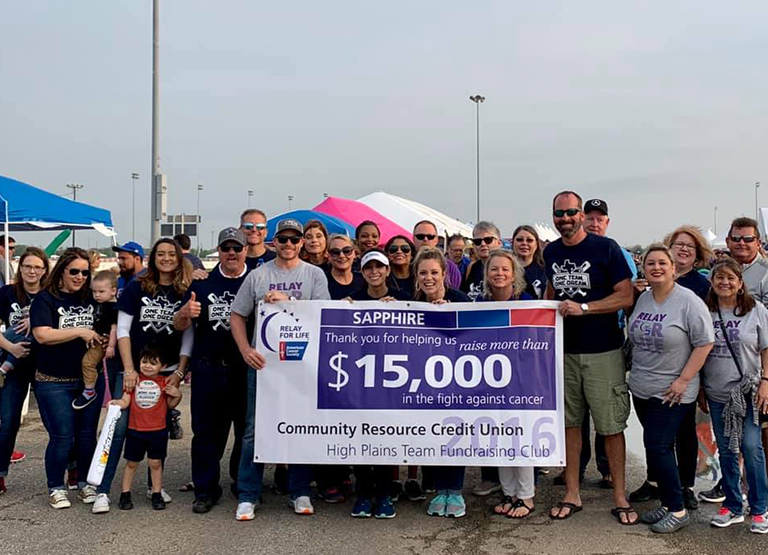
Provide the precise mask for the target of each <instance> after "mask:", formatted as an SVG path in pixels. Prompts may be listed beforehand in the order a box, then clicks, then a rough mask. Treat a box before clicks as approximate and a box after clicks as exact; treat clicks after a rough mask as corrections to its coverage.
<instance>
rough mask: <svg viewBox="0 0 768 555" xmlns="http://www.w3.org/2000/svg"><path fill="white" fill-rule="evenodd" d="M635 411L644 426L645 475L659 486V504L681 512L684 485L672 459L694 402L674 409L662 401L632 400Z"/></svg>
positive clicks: (674, 459)
mask: <svg viewBox="0 0 768 555" xmlns="http://www.w3.org/2000/svg"><path fill="white" fill-rule="evenodd" d="M632 399H633V401H634V404H635V412H636V413H637V417H638V419H639V420H640V424H642V426H643V444H644V445H645V458H646V462H647V464H648V473H649V474H650V475H653V476H655V477H656V479H657V481H658V483H659V497H660V498H661V504H662V505H663V506H664V507H666V508H667V509H669V510H670V511H672V512H677V511H682V510H683V509H684V508H685V505H684V504H683V486H682V483H681V482H680V472H679V470H678V468H677V460H676V458H675V437H676V436H677V433H678V432H679V431H680V428H681V426H682V425H683V421H684V420H685V419H686V418H690V413H691V412H695V411H696V403H684V404H681V405H675V406H673V407H671V406H669V405H664V404H662V401H661V399H657V398H655V397H652V398H650V399H639V398H637V397H635V396H633V397H632Z"/></svg>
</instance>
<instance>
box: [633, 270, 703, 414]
mask: <svg viewBox="0 0 768 555" xmlns="http://www.w3.org/2000/svg"><path fill="white" fill-rule="evenodd" d="M628 336H629V340H630V341H631V342H632V346H633V350H632V371H631V372H630V373H629V389H630V390H631V391H632V394H633V395H635V396H636V397H639V398H640V399H650V398H651V397H656V398H658V399H663V397H664V392H665V391H666V390H667V389H668V388H669V386H670V385H672V382H674V381H675V380H676V379H677V378H679V377H680V374H681V373H682V371H683V367H685V364H686V363H687V362H688V358H689V357H690V356H691V352H692V351H693V349H694V348H695V347H702V346H704V345H708V344H709V343H712V342H713V341H714V340H715V334H714V332H713V331H712V319H711V318H710V316H709V309H707V305H705V304H704V301H702V300H701V299H700V298H699V297H697V296H696V293H694V292H693V291H691V290H690V289H686V288H685V287H682V286H681V285H678V284H675V286H674V288H673V289H672V292H671V293H670V294H669V295H668V296H667V298H666V299H664V302H662V303H657V302H656V300H655V299H654V298H653V292H652V291H645V292H644V293H643V294H642V295H640V298H639V299H638V300H637V304H636V305H635V310H634V311H633V312H632V316H631V317H630V319H629V327H628ZM698 394H699V374H696V375H695V376H694V377H693V378H692V379H691V381H690V382H688V388H687V389H686V390H685V393H684V394H683V399H682V402H683V403H693V402H694V401H696V398H697V396H698Z"/></svg>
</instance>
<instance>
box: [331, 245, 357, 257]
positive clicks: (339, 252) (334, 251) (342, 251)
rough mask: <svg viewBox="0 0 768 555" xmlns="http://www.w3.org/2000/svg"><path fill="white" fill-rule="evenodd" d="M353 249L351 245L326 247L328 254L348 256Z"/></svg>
mask: <svg viewBox="0 0 768 555" xmlns="http://www.w3.org/2000/svg"><path fill="white" fill-rule="evenodd" d="M354 251H355V249H353V248H352V247H344V248H343V249H328V254H330V255H331V256H334V257H336V256H341V255H342V254H343V255H344V256H349V255H350V254H352V253H353V252H354Z"/></svg>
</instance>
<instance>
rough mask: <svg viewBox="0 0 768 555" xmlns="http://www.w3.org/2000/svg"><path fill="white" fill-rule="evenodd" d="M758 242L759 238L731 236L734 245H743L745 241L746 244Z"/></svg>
mask: <svg viewBox="0 0 768 555" xmlns="http://www.w3.org/2000/svg"><path fill="white" fill-rule="evenodd" d="M756 240H757V237H755V236H754V235H731V241H733V242H734V243H741V242H742V241H744V242H745V243H754V242H755V241H756Z"/></svg>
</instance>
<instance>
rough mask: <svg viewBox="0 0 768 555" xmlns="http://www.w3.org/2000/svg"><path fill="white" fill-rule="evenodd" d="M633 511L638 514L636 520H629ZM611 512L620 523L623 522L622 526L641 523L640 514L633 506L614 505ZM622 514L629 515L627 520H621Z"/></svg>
mask: <svg viewBox="0 0 768 555" xmlns="http://www.w3.org/2000/svg"><path fill="white" fill-rule="evenodd" d="M632 513H634V514H635V515H636V516H637V518H636V519H635V521H634V522H632V521H630V520H629V515H631V514H632ZM611 514H612V515H613V516H614V517H616V520H618V521H619V524H621V525H622V526H634V525H635V524H640V515H639V514H638V512H637V511H636V510H635V509H633V508H632V507H614V508H613V509H611ZM621 515H627V521H626V522H624V521H622V520H621Z"/></svg>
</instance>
